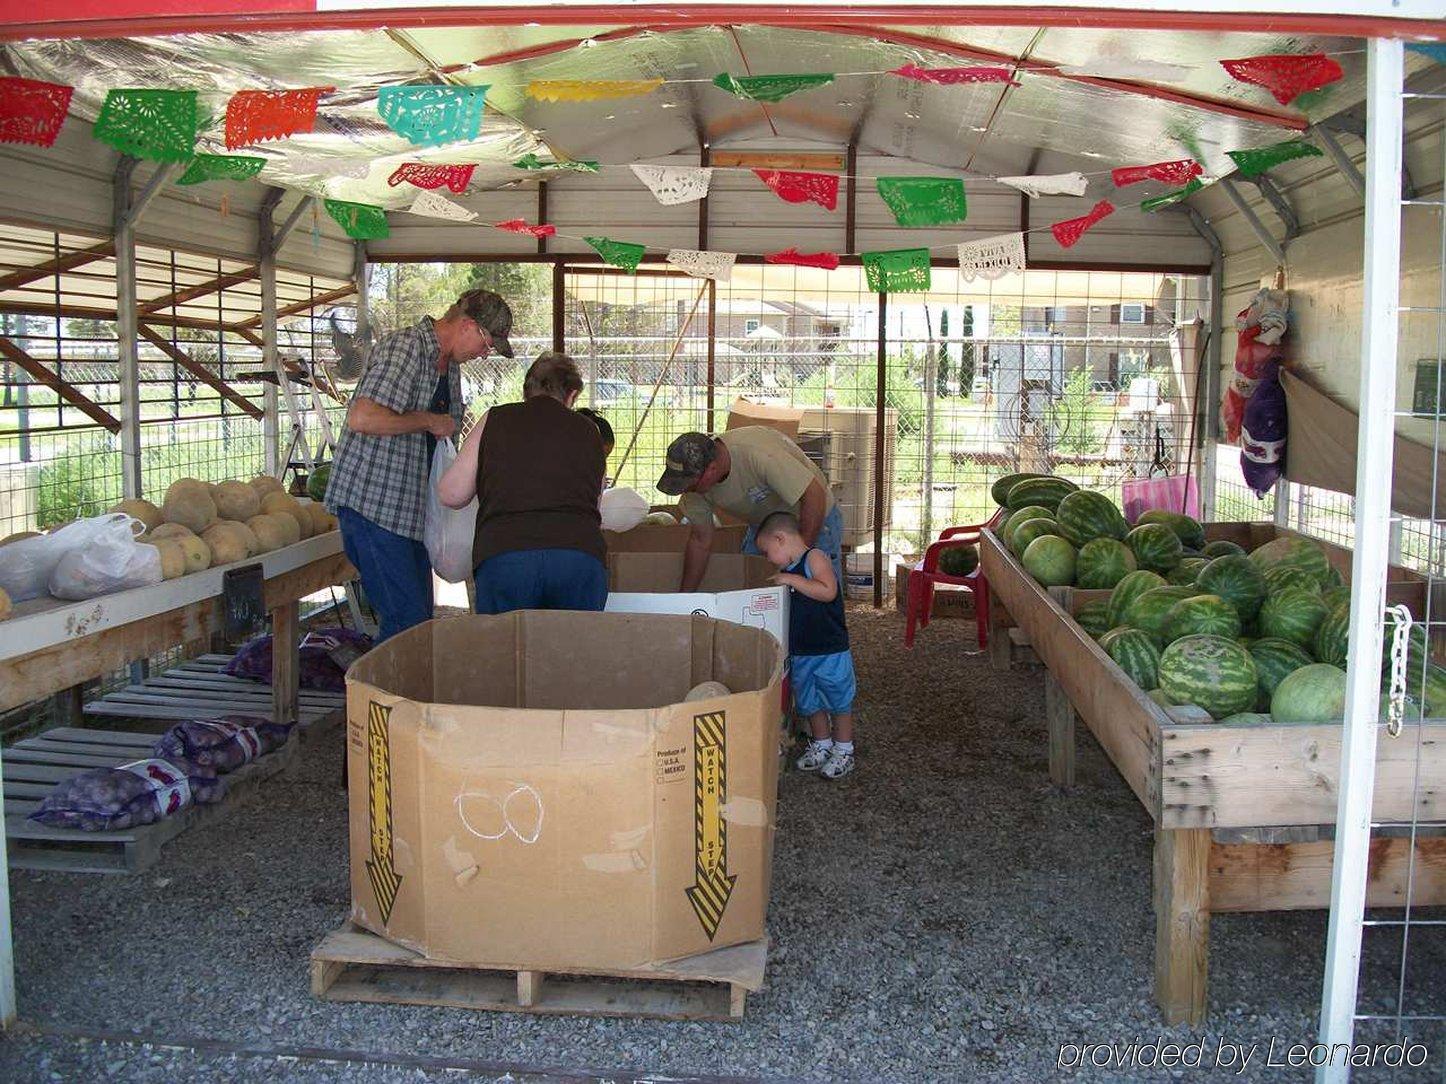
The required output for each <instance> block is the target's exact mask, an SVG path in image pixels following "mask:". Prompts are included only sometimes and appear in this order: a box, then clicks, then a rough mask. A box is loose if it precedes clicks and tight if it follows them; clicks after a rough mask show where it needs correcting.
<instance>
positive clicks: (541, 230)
mask: <svg viewBox="0 0 1446 1084" xmlns="http://www.w3.org/2000/svg"><path fill="white" fill-rule="evenodd" d="M492 225H493V227H494V228H496V229H499V230H506V231H507V232H508V233H525V234H527V235H528V236H529V237H551V236H552V235H553V234H555V233H556V232H557V227H556V226H549V225H547V224H546V223H543V224H542V225H541V226H529V225H528V224H527V223H526V222H525V221H524V220H523V219H520V218H509V219H508V220H507V221H506V222H494V223H492Z"/></svg>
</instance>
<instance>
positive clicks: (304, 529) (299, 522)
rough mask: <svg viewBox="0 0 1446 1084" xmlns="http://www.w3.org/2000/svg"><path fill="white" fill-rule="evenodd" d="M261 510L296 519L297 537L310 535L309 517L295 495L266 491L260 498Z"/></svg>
mask: <svg viewBox="0 0 1446 1084" xmlns="http://www.w3.org/2000/svg"><path fill="white" fill-rule="evenodd" d="M261 511H263V512H268V513H271V514H272V515H288V516H290V517H291V518H292V519H294V520H296V528H297V531H298V533H299V537H301V538H309V537H310V536H311V517H310V516H308V515H307V514H306V513H305V512H303V511H302V510H301V504H300V502H298V501H297V500H296V498H295V497H292V496H290V495H289V494H286V493H268V494H266V496H264V497H262V498H261Z"/></svg>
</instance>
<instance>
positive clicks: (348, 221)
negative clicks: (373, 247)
mask: <svg viewBox="0 0 1446 1084" xmlns="http://www.w3.org/2000/svg"><path fill="white" fill-rule="evenodd" d="M326 213H327V214H329V215H331V217H332V218H334V219H336V222H337V225H339V226H340V227H341V228H342V229H343V230H345V231H346V235H347V236H348V237H350V238H352V239H354V240H357V241H371V240H374V239H376V238H380V237H387V236H390V235H391V232H392V231H391V227H389V226H388V225H387V213H386V211H385V209H383V208H381V207H377V206H374V205H373V204H370V203H348V202H347V201H346V200H341V199H329V200H327V201H326Z"/></svg>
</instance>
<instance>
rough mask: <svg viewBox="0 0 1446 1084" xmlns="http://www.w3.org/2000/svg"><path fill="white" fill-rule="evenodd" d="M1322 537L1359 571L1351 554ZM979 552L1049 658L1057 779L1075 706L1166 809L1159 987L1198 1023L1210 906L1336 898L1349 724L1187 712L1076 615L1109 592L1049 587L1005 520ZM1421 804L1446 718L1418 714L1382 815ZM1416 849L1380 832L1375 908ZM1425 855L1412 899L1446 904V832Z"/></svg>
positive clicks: (1406, 813) (1182, 1014) (1401, 574)
mask: <svg viewBox="0 0 1446 1084" xmlns="http://www.w3.org/2000/svg"><path fill="white" fill-rule="evenodd" d="M1282 533H1292V532H1287V531H1284V530H1283V529H1282V528H1277V527H1275V526H1274V525H1272V524H1263V523H1219V524H1207V525H1206V535H1207V537H1208V538H1210V539H1211V540H1215V539H1220V538H1224V539H1230V540H1232V541H1236V542H1238V543H1239V544H1241V545H1242V546H1245V547H1246V548H1247V549H1253V548H1254V547H1256V546H1258V545H1261V544H1263V543H1265V542H1268V541H1269V540H1270V539H1271V538H1273V537H1276V536H1277V535H1279V534H1282ZM1322 545H1324V546H1325V547H1326V550H1327V552H1328V554H1329V555H1330V559H1331V561H1332V563H1334V564H1335V565H1336V566H1337V567H1338V568H1341V569H1342V571H1343V572H1345V573H1346V574H1347V575H1349V571H1350V567H1349V562H1350V552H1349V551H1348V550H1345V549H1343V548H1341V547H1339V546H1332V545H1330V544H1327V543H1322ZM979 550H980V561H981V562H982V564H983V568H984V575H985V577H986V578H987V579H988V581H989V588H990V602H991V621H992V622H993V623H995V626H996V629H1001V628H1002V627H1003V626H1004V625H1007V624H1015V625H1017V626H1019V628H1020V629H1021V630H1022V632H1023V633H1024V634H1025V636H1027V638H1028V640H1029V643H1030V645H1031V646H1032V647H1033V649H1034V651H1035V652H1036V653H1037V654H1038V656H1039V658H1040V660H1041V661H1042V662H1043V664H1044V665H1045V667H1047V669H1048V673H1047V675H1046V678H1045V682H1046V685H1045V705H1046V707H1045V710H1046V715H1047V720H1048V726H1049V773H1050V778H1051V780H1052V781H1054V782H1056V783H1059V784H1063V785H1068V784H1071V783H1073V782H1074V726H1075V718H1076V714H1077V715H1078V717H1079V718H1080V719H1083V720H1084V723H1085V725H1086V726H1087V727H1089V730H1090V732H1091V733H1092V734H1093V735H1094V736H1095V738H1096V740H1097V741H1098V742H1099V744H1100V746H1101V747H1102V748H1103V749H1104V750H1105V752H1106V753H1107V754H1108V756H1109V758H1110V760H1111V761H1113V763H1114V765H1115V767H1116V769H1118V771H1119V773H1120V774H1121V775H1122V776H1123V777H1124V779H1125V782H1126V783H1128V784H1129V785H1130V788H1131V789H1132V790H1133V791H1134V792H1135V795H1136V796H1137V797H1138V798H1139V799H1140V802H1141V804H1143V805H1144V807H1145V809H1146V811H1148V812H1149V814H1150V817H1151V818H1152V819H1153V821H1154V822H1155V856H1154V906H1155V998H1156V1001H1157V1002H1158V1003H1159V1006H1160V1010H1161V1012H1162V1013H1163V1015H1164V1017H1165V1020H1166V1021H1167V1022H1168V1023H1171V1024H1175V1023H1180V1022H1189V1023H1198V1022H1199V1021H1201V1020H1202V1019H1203V1018H1204V1016H1205V1009H1206V987H1207V974H1208V960H1209V931H1210V913H1211V912H1212V911H1281V910H1296V909H1304V908H1316V907H1328V906H1329V905H1330V885H1331V866H1332V860H1333V843H1332V841H1331V839H1330V838H1329V836H1328V833H1321V832H1320V831H1318V830H1317V826H1321V825H1327V826H1329V825H1333V824H1334V822H1335V817H1336V803H1337V799H1338V794H1337V783H1338V778H1339V772H1340V757H1341V738H1342V727H1341V725H1340V724H1328V725H1303V724H1276V725H1268V726H1234V725H1232V726H1228V727H1227V726H1220V725H1219V724H1217V723H1204V722H1186V721H1181V718H1176V717H1175V716H1174V715H1172V714H1171V713H1167V712H1166V710H1165V709H1163V708H1161V707H1160V706H1159V705H1158V704H1156V703H1155V702H1154V701H1153V700H1151V699H1150V698H1149V697H1148V696H1147V695H1146V693H1145V690H1142V689H1140V688H1139V687H1138V686H1137V685H1136V684H1135V683H1134V682H1133V681H1131V680H1130V679H1129V678H1128V677H1127V676H1126V675H1125V673H1124V671H1123V670H1121V669H1120V668H1119V667H1118V666H1117V665H1115V663H1114V661H1113V660H1112V659H1110V657H1109V656H1108V655H1107V654H1106V653H1105V652H1104V651H1103V650H1102V649H1101V648H1100V646H1099V645H1098V644H1097V643H1095V641H1094V640H1093V639H1091V638H1090V636H1089V634H1088V633H1086V632H1085V631H1084V630H1083V629H1082V628H1080V626H1079V625H1078V624H1076V623H1075V621H1074V619H1073V617H1072V616H1071V614H1072V613H1073V610H1074V608H1075V607H1076V606H1078V605H1080V604H1082V603H1083V602H1085V601H1087V600H1089V599H1092V598H1100V597H1103V596H1104V595H1106V594H1107V592H1102V591H1078V590H1075V589H1073V588H1054V589H1046V588H1045V587H1043V586H1041V585H1040V584H1039V583H1038V582H1037V581H1035V580H1034V578H1033V577H1031V576H1030V575H1029V574H1028V573H1027V572H1025V571H1024V568H1023V567H1022V566H1021V565H1020V564H1019V562H1018V561H1017V560H1016V559H1015V557H1014V555H1013V554H1011V553H1010V552H1009V551H1008V549H1007V548H1006V547H1005V546H1004V544H1003V543H1002V542H1001V541H1000V540H999V538H998V537H997V536H996V535H995V534H994V532H992V531H985V532H984V533H983V534H982V535H981V538H980V546H979ZM1425 593H1426V581H1425V579H1424V578H1423V577H1421V576H1420V575H1419V574H1417V573H1415V572H1412V571H1410V570H1409V569H1402V568H1397V567H1395V566H1392V568H1391V573H1390V582H1389V587H1388V591H1387V595H1388V597H1389V598H1390V599H1391V600H1392V601H1400V602H1405V603H1406V604H1407V605H1408V606H1410V607H1411V609H1412V610H1413V612H1416V613H1421V612H1424V601H1425ZM1000 608H1002V609H1003V610H1004V611H1007V613H998V611H999V609H1000ZM1177 714H1178V715H1180V716H1182V717H1184V716H1185V715H1186V714H1187V713H1185V712H1179V713H1177ZM1418 756H1419V758H1420V761H1419V773H1420V777H1419V782H1418V781H1417V779H1416V773H1417V770H1418V765H1417V758H1418ZM1413 796H1414V797H1413ZM1413 801H1414V802H1415V803H1416V805H1415V808H1414V809H1413ZM1413 814H1414V816H1415V817H1416V819H1417V820H1419V821H1423V822H1424V821H1442V820H1446V720H1427V721H1425V722H1424V723H1419V724H1407V726H1406V727H1405V729H1404V730H1403V732H1402V734H1401V735H1400V737H1398V738H1391V737H1385V736H1383V737H1382V738H1381V740H1380V744H1379V746H1378V749H1377V766H1376V788H1375V803H1374V807H1373V811H1372V816H1373V820H1375V821H1379V822H1393V821H1403V822H1405V821H1410V820H1411V818H1412V816H1413ZM1293 826H1309V827H1293ZM1322 837H1324V838H1322ZM1280 840H1283V841H1280ZM1410 847H1411V841H1410V839H1408V838H1394V837H1387V836H1381V837H1377V838H1375V839H1373V841H1372V845H1371V858H1370V872H1369V875H1368V876H1369V883H1368V885H1367V895H1366V903H1367V906H1370V907H1393V906H1404V905H1405V904H1406V892H1407V887H1406V885H1407V860H1408V858H1409V855H1410ZM1415 858H1416V863H1415V873H1414V878H1413V882H1412V900H1411V903H1412V906H1416V907H1419V906H1425V905H1434V904H1442V903H1446V838H1441V837H1425V838H1423V837H1420V836H1418V837H1417V839H1416V842H1415Z"/></svg>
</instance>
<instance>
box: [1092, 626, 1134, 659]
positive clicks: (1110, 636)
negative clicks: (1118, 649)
mask: <svg viewBox="0 0 1446 1084" xmlns="http://www.w3.org/2000/svg"><path fill="white" fill-rule="evenodd" d="M1131 631H1133V630H1132V629H1131V628H1130V626H1129V625H1116V626H1115V627H1114V628H1112V629H1110V630H1109V631H1108V632H1106V633H1105V634H1104V635H1103V636H1101V637H1100V639H1099V644H1100V647H1101V648H1103V649H1104V652H1105V654H1107V655H1108V654H1109V651H1110V645H1111V644H1112V643H1114V642H1115V641H1116V640H1118V639H1119V638H1120V634H1121V633H1125V632H1131Z"/></svg>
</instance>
